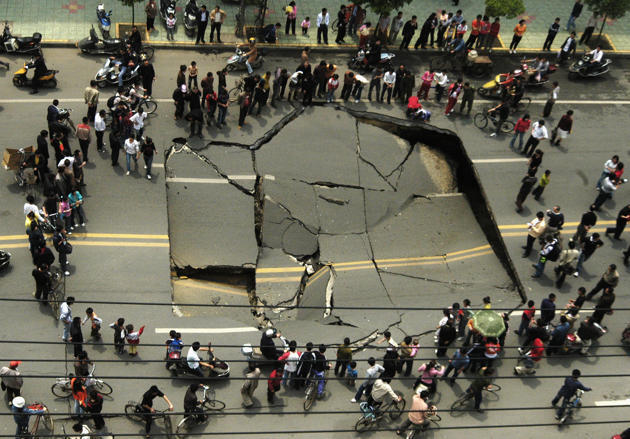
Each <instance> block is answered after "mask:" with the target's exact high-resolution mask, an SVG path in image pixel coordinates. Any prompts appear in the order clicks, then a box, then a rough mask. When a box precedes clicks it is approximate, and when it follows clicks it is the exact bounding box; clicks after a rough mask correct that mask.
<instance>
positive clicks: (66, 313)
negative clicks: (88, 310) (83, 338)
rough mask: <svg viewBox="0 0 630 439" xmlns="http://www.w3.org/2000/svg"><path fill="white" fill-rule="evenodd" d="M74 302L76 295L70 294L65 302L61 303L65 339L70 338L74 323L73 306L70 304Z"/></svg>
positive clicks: (60, 314)
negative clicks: (71, 326) (71, 325)
mask: <svg viewBox="0 0 630 439" xmlns="http://www.w3.org/2000/svg"><path fill="white" fill-rule="evenodd" d="M73 303H74V297H72V296H68V297H67V298H66V301H65V302H62V304H61V305H59V320H61V323H62V324H63V336H62V337H61V339H62V340H63V341H66V342H67V341H69V340H70V324H71V323H72V308H70V306H71V305H72V304H73Z"/></svg>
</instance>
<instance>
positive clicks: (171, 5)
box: [160, 0, 177, 25]
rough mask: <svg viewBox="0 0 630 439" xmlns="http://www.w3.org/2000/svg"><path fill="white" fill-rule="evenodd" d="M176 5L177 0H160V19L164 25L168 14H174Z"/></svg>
mask: <svg viewBox="0 0 630 439" xmlns="http://www.w3.org/2000/svg"><path fill="white" fill-rule="evenodd" d="M176 6H177V0H160V17H161V18H162V21H164V24H165V25H166V19H167V18H168V16H169V15H170V14H173V17H174V16H175V15H176V13H177V10H176V9H175V8H176Z"/></svg>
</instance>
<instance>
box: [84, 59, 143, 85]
mask: <svg viewBox="0 0 630 439" xmlns="http://www.w3.org/2000/svg"><path fill="white" fill-rule="evenodd" d="M139 69H140V63H138V64H136V65H134V66H133V67H131V66H130V67H127V71H126V72H125V76H123V84H128V83H130V82H135V81H136V80H137V79H138V70H139ZM94 80H95V81H96V85H97V86H98V87H99V88H104V87H106V86H107V85H115V86H117V85H118V72H117V71H116V64H115V63H114V60H112V59H111V58H107V59H106V60H105V64H103V67H101V68H100V69H99V71H98V72H96V75H95V76H94Z"/></svg>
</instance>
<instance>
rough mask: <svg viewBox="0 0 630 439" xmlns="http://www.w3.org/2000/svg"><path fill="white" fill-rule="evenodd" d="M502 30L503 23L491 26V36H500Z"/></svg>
mask: <svg viewBox="0 0 630 439" xmlns="http://www.w3.org/2000/svg"><path fill="white" fill-rule="evenodd" d="M500 29H501V23H492V24H491V25H490V35H492V36H495V37H496V36H497V35H499V30H500Z"/></svg>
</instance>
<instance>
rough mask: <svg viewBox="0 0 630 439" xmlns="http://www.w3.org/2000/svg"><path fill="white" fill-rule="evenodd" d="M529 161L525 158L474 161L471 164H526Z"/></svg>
mask: <svg viewBox="0 0 630 439" xmlns="http://www.w3.org/2000/svg"><path fill="white" fill-rule="evenodd" d="M528 160H529V159H525V158H515V159H508V158H505V159H474V160H473V161H472V162H473V163H516V162H527V161H528Z"/></svg>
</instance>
